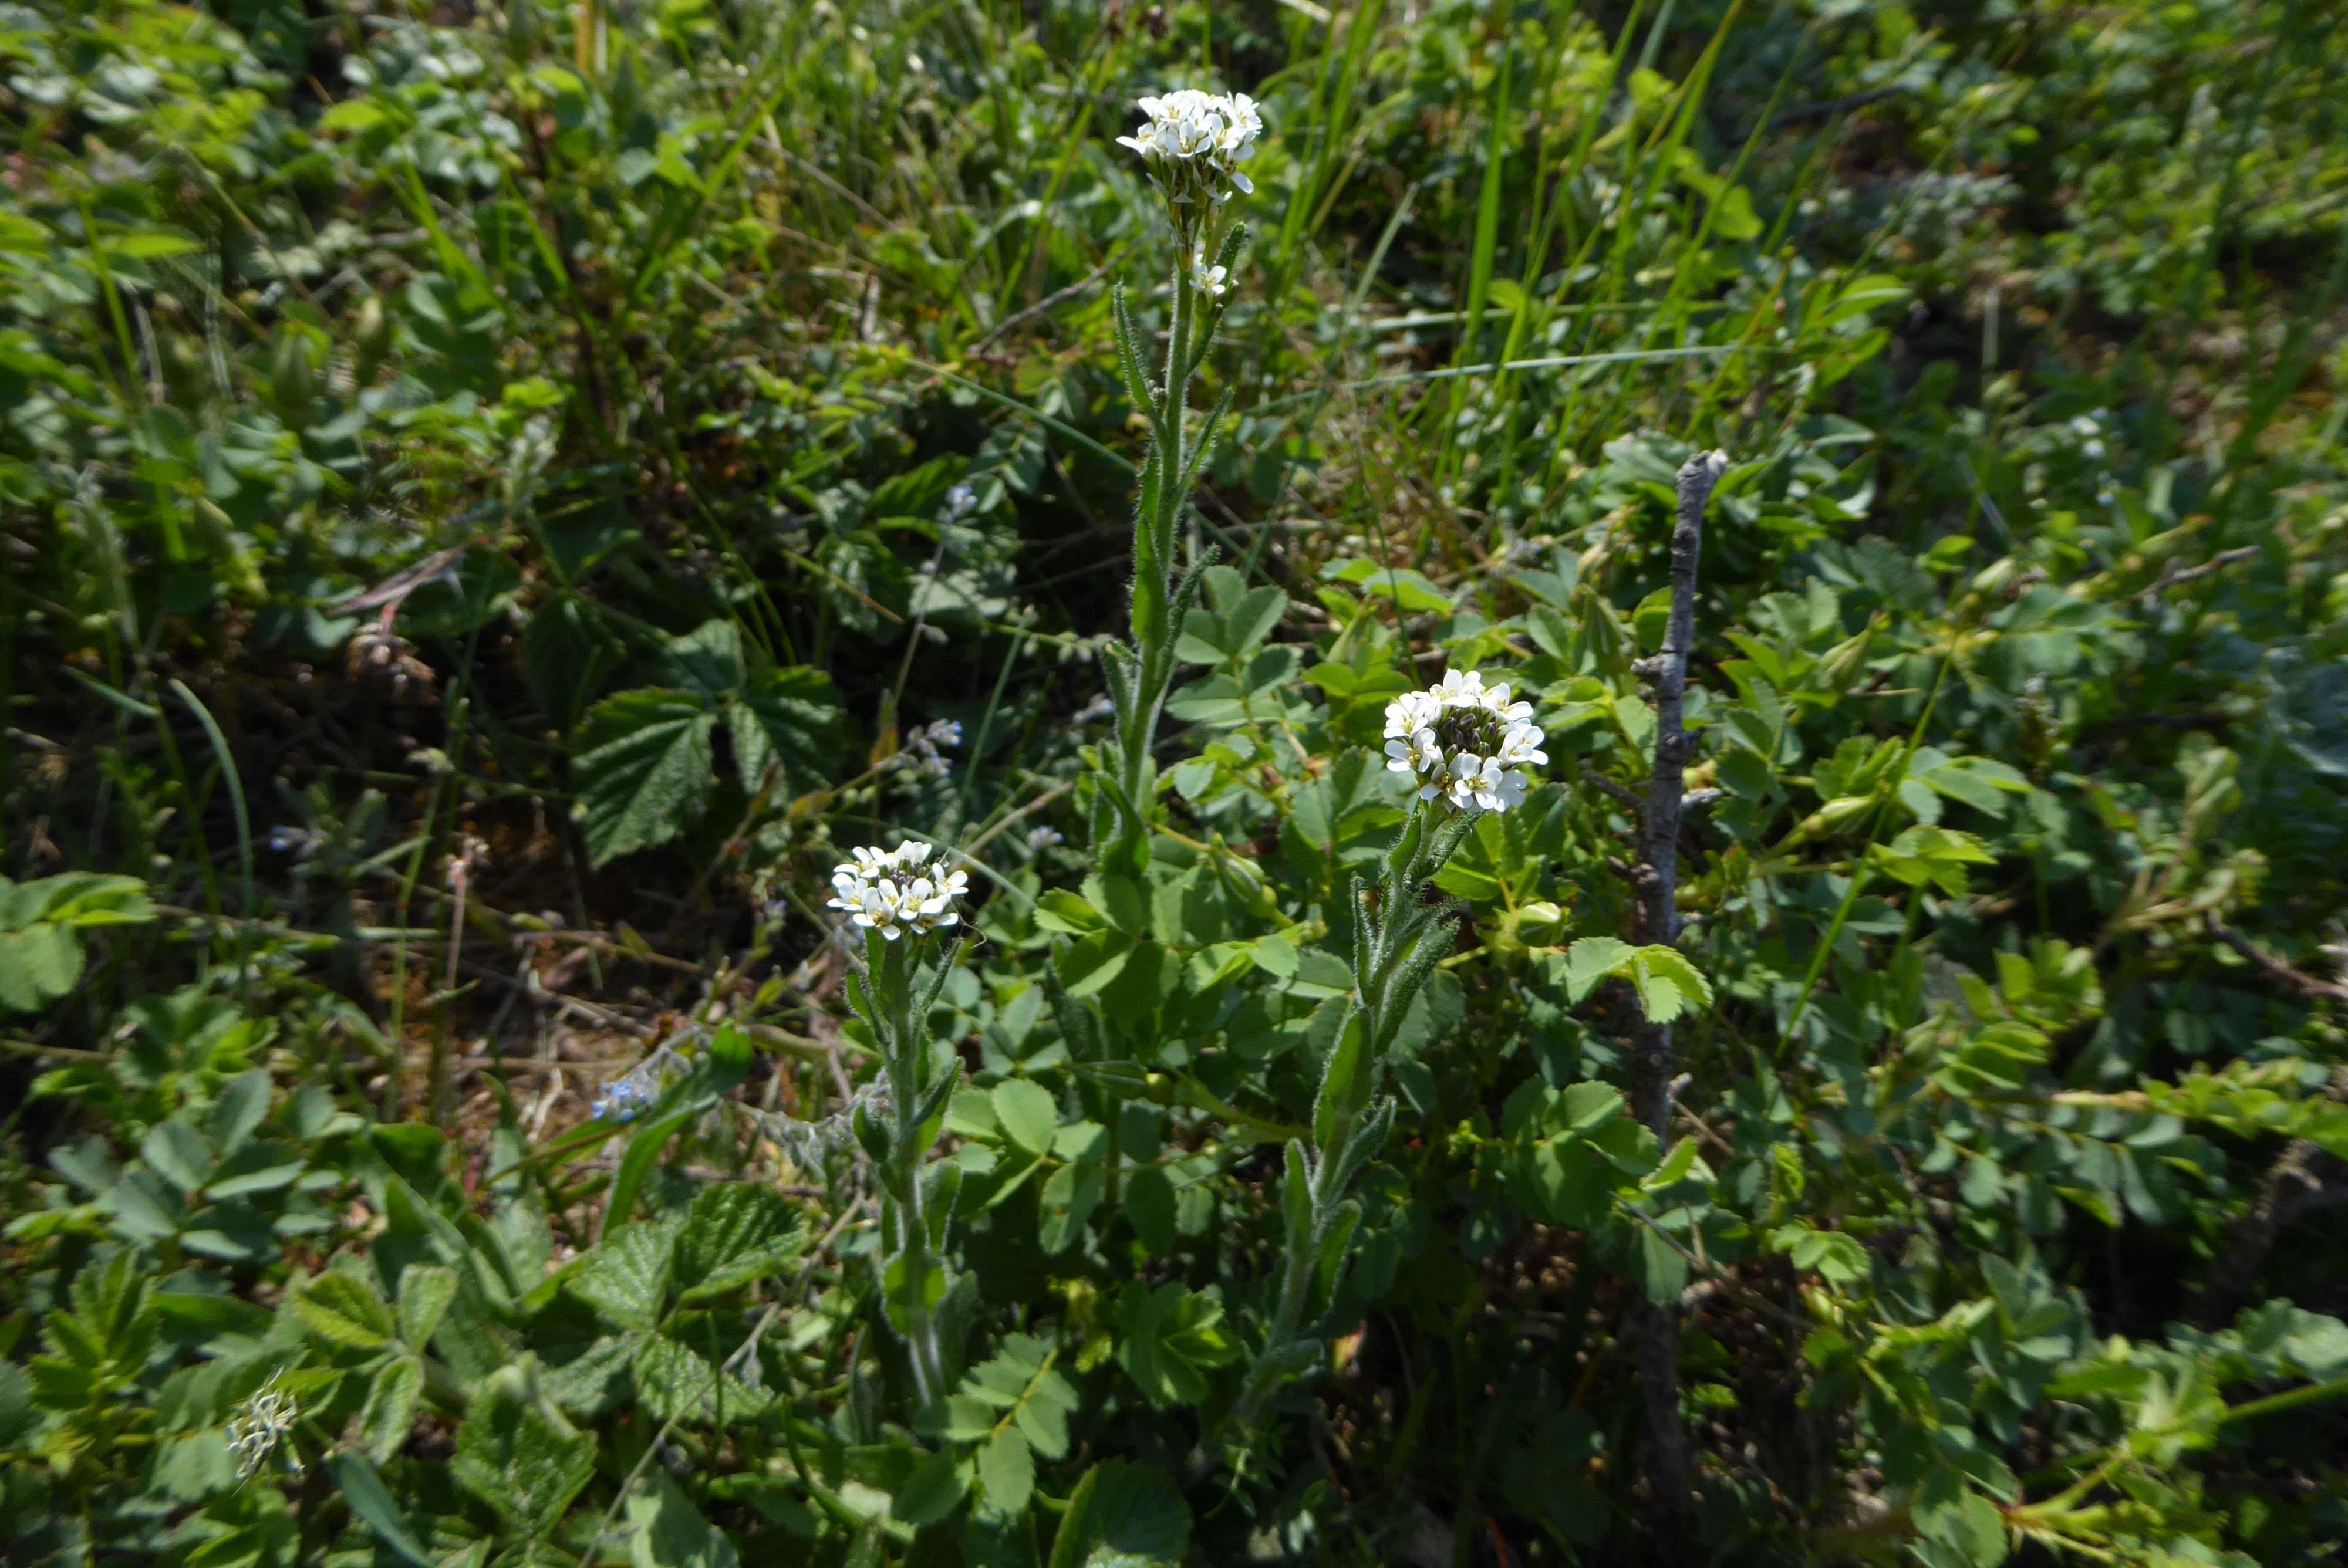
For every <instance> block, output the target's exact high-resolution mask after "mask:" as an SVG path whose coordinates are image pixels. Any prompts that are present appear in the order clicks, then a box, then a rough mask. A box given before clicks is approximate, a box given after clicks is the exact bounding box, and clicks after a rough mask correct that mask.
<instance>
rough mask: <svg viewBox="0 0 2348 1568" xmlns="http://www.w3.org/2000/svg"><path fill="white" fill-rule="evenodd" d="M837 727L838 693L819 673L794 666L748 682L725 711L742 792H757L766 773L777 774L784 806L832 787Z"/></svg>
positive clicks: (772, 671)
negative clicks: (784, 802)
mask: <svg viewBox="0 0 2348 1568" xmlns="http://www.w3.org/2000/svg"><path fill="white" fill-rule="evenodd" d="M839 722H840V704H839V688H838V687H836V686H834V685H833V684H832V682H831V677H830V676H829V675H827V674H825V673H824V672H823V671H820V670H811V669H809V668H808V667H807V666H805V665H793V666H791V667H790V668H788V669H783V670H769V671H767V672H766V673H765V674H763V675H760V676H757V677H756V678H755V679H753V680H752V681H751V682H750V683H749V684H748V685H747V687H746V688H745V689H744V690H743V692H742V694H741V695H740V696H739V697H738V698H736V700H735V701H734V702H732V703H731V704H730V705H729V706H728V707H727V709H726V729H727V731H728V733H730V734H731V735H732V736H733V740H734V761H735V764H736V767H737V769H738V770H739V772H740V774H741V779H742V787H743V789H744V790H746V791H751V792H755V791H757V789H758V788H759V787H760V786H761V785H762V784H765V782H766V778H767V770H768V769H769V768H779V769H780V770H781V772H780V774H779V777H778V792H779V794H780V797H781V798H782V799H784V800H792V799H796V798H797V797H798V796H799V795H802V794H808V792H810V791H812V790H819V789H821V788H823V787H824V786H825V785H827V784H829V783H831V775H832V766H833V764H834V763H835V762H836V761H837V760H838V758H839Z"/></svg>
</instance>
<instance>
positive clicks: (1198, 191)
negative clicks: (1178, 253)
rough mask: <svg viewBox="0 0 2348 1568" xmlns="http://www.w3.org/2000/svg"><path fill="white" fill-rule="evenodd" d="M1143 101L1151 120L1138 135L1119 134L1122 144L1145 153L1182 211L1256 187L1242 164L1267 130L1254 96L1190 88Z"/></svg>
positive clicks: (1146, 160) (1151, 172)
mask: <svg viewBox="0 0 2348 1568" xmlns="http://www.w3.org/2000/svg"><path fill="white" fill-rule="evenodd" d="M1138 101H1139V104H1140V108H1141V112H1142V113H1143V114H1145V115H1147V116H1148V117H1149V118H1148V122H1147V123H1146V124H1144V125H1143V126H1142V127H1141V128H1140V129H1138V131H1136V132H1135V133H1134V134H1133V135H1131V136H1121V137H1118V138H1117V144H1118V145H1119V146H1121V147H1129V148H1131V149H1133V150H1134V151H1136V152H1138V153H1139V154H1140V155H1141V161H1142V163H1143V165H1144V166H1145V167H1146V168H1148V170H1149V176H1150V178H1151V179H1155V180H1156V181H1157V182H1158V186H1159V190H1163V191H1165V192H1166V200H1168V201H1169V202H1170V203H1171V204H1173V206H1175V207H1176V208H1177V209H1178V210H1179V209H1185V208H1189V209H1200V208H1205V207H1212V206H1220V205H1221V204H1222V203H1223V202H1225V201H1228V200H1231V196H1232V195H1233V194H1234V193H1238V194H1241V195H1246V194H1248V193H1250V192H1251V191H1253V190H1255V182H1254V181H1253V180H1251V179H1249V178H1248V177H1247V175H1246V173H1245V172H1244V171H1243V170H1242V169H1241V165H1242V164H1244V163H1246V162H1247V161H1248V160H1249V159H1251V158H1253V157H1254V156H1255V144H1256V142H1257V140H1258V139H1259V138H1261V137H1262V135H1263V117H1262V115H1261V114H1260V113H1259V112H1258V111H1257V108H1256V103H1255V100H1254V99H1253V98H1251V97H1248V96H1247V95H1246V94H1245V93H1233V94H1223V93H1207V92H1200V91H1199V90H1198V89H1197V88H1195V87H1184V88H1182V89H1180V90H1179V91H1177V92H1169V93H1165V94H1162V95H1160V96H1159V97H1147V98H1142V99H1140V100H1138ZM1177 223H1178V224H1180V223H1181V220H1180V219H1179V217H1178V219H1177ZM1184 226H1185V227H1187V225H1184Z"/></svg>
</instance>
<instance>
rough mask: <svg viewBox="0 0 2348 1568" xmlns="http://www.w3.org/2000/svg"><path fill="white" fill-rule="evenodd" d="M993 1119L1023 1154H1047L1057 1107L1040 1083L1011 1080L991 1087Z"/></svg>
mask: <svg viewBox="0 0 2348 1568" xmlns="http://www.w3.org/2000/svg"><path fill="white" fill-rule="evenodd" d="M994 1120H995V1122H996V1123H997V1124H998V1125H1000V1126H1001V1127H1002V1129H1003V1131H1004V1133H1005V1134H1006V1135H1007V1136H1008V1137H1009V1138H1010V1139H1011V1141H1012V1142H1013V1143H1016V1144H1017V1145H1018V1146H1019V1147H1021V1148H1022V1149H1025V1150H1026V1151H1027V1153H1031V1154H1037V1155H1041V1154H1048V1153H1051V1152H1052V1140H1053V1138H1054V1137H1055V1136H1056V1135H1057V1133H1058V1132H1059V1126H1060V1108H1059V1106H1058V1105H1057V1104H1056V1102H1054V1101H1053V1099H1052V1095H1051V1092H1050V1091H1048V1090H1046V1089H1045V1087H1044V1086H1043V1085H1042V1084H1040V1083H1036V1082H1034V1081H1031V1080H1028V1079H1025V1078H1014V1079H1009V1080H1006V1081H1004V1082H1002V1083H998V1084H996V1085H995V1086H994Z"/></svg>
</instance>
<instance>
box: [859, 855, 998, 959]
mask: <svg viewBox="0 0 2348 1568" xmlns="http://www.w3.org/2000/svg"><path fill="white" fill-rule="evenodd" d="M930 853H931V846H930V845H926V844H919V843H912V844H905V845H900V846H899V847H897V848H895V849H880V848H876V847H873V846H870V845H867V846H865V847H863V848H860V849H856V850H851V851H850V854H852V855H853V856H855V858H854V859H853V860H852V861H842V862H841V863H840V864H839V865H838V866H834V867H832V872H831V894H832V896H831V898H830V899H829V905H830V907H832V908H834V909H844V910H846V911H848V914H849V917H850V919H852V920H854V921H855V922H856V924H858V925H859V926H861V927H864V928H865V929H867V930H869V931H878V932H880V935H881V936H883V937H885V938H888V939H889V940H890V941H891V942H893V941H895V940H896V939H897V938H900V937H902V936H904V935H905V934H906V933H907V932H909V931H910V932H911V933H912V934H913V935H915V936H926V935H928V934H929V933H930V932H932V931H936V930H942V929H943V928H944V927H948V926H952V925H955V924H957V923H959V922H960V920H961V918H962V917H961V916H959V915H957V914H955V913H954V908H953V904H954V900H955V899H957V898H960V897H962V896H963V891H964V889H966V888H967V887H968V886H970V877H969V876H968V875H967V874H966V873H963V872H960V871H948V870H946V869H945V868H944V867H943V866H934V867H932V866H929V860H930ZM925 867H927V869H924V868H925Z"/></svg>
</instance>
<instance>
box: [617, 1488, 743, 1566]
mask: <svg viewBox="0 0 2348 1568" xmlns="http://www.w3.org/2000/svg"><path fill="white" fill-rule="evenodd" d="M627 1514H628V1526H629V1529H630V1531H631V1532H632V1533H631V1535H630V1537H629V1541H628V1556H629V1560H630V1561H631V1562H632V1563H633V1564H634V1568H739V1563H740V1562H741V1559H740V1558H739V1557H738V1556H737V1555H736V1553H735V1550H734V1543H733V1542H731V1541H728V1540H727V1539H726V1533H725V1532H723V1531H721V1530H718V1529H716V1528H715V1527H714V1526H712V1525H711V1524H710V1522H709V1521H707V1520H706V1519H704V1518H703V1517H702V1516H701V1511H700V1510H699V1509H697V1508H695V1507H694V1506H693V1500H692V1499H691V1498H689V1497H687V1496H685V1491H684V1489H683V1488H681V1487H679V1486H678V1485H677V1484H676V1482H675V1481H673V1480H671V1479H670V1477H669V1475H668V1473H667V1472H666V1471H658V1470H655V1471H652V1472H651V1474H650V1476H649V1477H648V1484H647V1485H645V1486H644V1487H643V1488H642V1489H641V1490H639V1491H635V1492H633V1493H632V1494H631V1495H630V1496H629V1498H628V1505H627Z"/></svg>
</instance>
